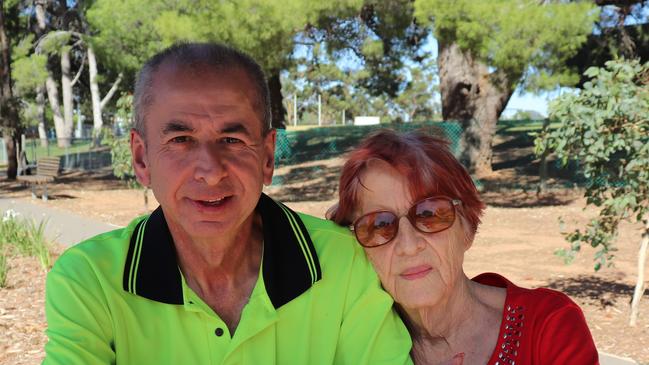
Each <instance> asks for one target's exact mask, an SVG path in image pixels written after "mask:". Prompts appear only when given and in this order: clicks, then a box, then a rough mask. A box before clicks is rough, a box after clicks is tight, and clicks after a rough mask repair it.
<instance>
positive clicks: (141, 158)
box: [131, 129, 151, 187]
mask: <svg viewBox="0 0 649 365" xmlns="http://www.w3.org/2000/svg"><path fill="white" fill-rule="evenodd" d="M131 157H132V162H133V170H135V177H136V178H137V181H138V182H139V183H140V184H141V185H142V186H147V187H148V186H149V185H150V184H151V174H150V172H149V161H148V159H147V154H146V143H145V141H144V137H142V136H141V135H140V133H138V131H136V130H135V129H131Z"/></svg>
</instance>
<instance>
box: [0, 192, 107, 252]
mask: <svg viewBox="0 0 649 365" xmlns="http://www.w3.org/2000/svg"><path fill="white" fill-rule="evenodd" d="M8 209H13V210H14V211H16V212H18V213H20V215H21V216H22V217H24V218H30V219H33V220H34V221H35V222H36V223H39V222H41V221H45V222H46V227H45V235H46V236H47V237H48V238H49V239H51V240H53V241H56V242H58V243H60V244H63V245H65V246H71V245H73V244H75V243H79V242H80V241H82V240H84V239H86V238H90V237H92V236H95V235H97V234H100V233H104V232H107V231H110V230H113V229H115V228H118V226H115V225H112V224H107V223H101V222H97V221H95V220H92V219H88V218H85V217H82V216H79V215H76V214H73V213H69V212H66V211H63V210H59V209H55V208H48V207H44V206H42V205H36V204H32V203H30V202H29V201H28V200H25V199H2V198H0V215H4V213H5V211H7V210H8Z"/></svg>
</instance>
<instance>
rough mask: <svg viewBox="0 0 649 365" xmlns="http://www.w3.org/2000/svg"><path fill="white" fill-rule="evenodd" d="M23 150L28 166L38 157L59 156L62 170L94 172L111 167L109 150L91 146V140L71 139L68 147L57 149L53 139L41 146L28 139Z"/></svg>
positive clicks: (35, 141)
mask: <svg viewBox="0 0 649 365" xmlns="http://www.w3.org/2000/svg"><path fill="white" fill-rule="evenodd" d="M23 150H24V151H25V154H26V156H27V161H28V164H29V165H35V164H36V161H37V160H38V159H39V158H40V157H45V156H60V157H61V168H62V169H63V170H96V169H100V168H104V167H108V166H111V156H110V149H109V148H108V147H107V146H101V145H100V146H98V147H95V146H93V140H92V139H91V138H76V139H72V140H71V141H70V146H68V147H59V146H58V145H57V141H56V140H55V139H52V140H49V141H48V143H47V144H46V145H43V144H42V141H41V140H40V139H31V138H28V139H26V140H25V144H24V146H23Z"/></svg>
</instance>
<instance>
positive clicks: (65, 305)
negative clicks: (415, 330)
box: [44, 194, 411, 365]
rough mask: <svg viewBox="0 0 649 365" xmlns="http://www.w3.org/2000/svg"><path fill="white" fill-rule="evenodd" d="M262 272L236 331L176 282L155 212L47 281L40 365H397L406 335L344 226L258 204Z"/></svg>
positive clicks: (82, 248) (73, 254) (99, 241)
mask: <svg viewBox="0 0 649 365" xmlns="http://www.w3.org/2000/svg"><path fill="white" fill-rule="evenodd" d="M257 211H258V212H259V213H260V214H261V217H262V222H263V231H264V232H263V233H264V250H263V258H262V265H261V269H260V272H259V277H258V279H257V283H256V285H255V287H254V289H253V291H252V295H251V296H250V300H249V301H248V303H247V304H246V306H245V307H244V309H243V312H242V313H241V320H240V322H239V325H238V327H237V329H236V331H235V333H234V334H231V333H230V332H229V331H228V328H227V326H226V325H225V323H224V322H223V320H221V318H219V316H218V314H216V313H215V312H214V311H213V310H212V309H211V308H210V307H209V306H208V305H207V304H205V303H204V302H203V301H202V300H201V299H200V298H199V297H198V295H196V293H194V292H193V291H192V290H191V289H190V288H189V287H188V286H187V283H186V282H185V280H184V278H183V275H182V273H181V271H180V270H179V268H178V263H177V261H176V255H175V250H174V244H173V240H172V238H171V235H170V233H169V229H168V226H167V223H166V221H165V219H164V215H163V213H162V210H161V208H158V209H157V210H155V211H154V212H153V213H152V214H151V215H149V216H146V217H142V218H139V219H136V220H135V221H133V222H132V223H131V224H130V225H129V226H128V227H126V228H123V229H118V230H115V231H112V232H108V233H106V234H102V235H99V236H97V237H94V238H91V239H89V240H87V241H84V242H82V243H80V244H78V245H76V246H74V247H72V248H70V249H68V250H67V251H66V252H65V253H64V254H63V255H62V256H61V257H60V258H59V259H58V260H57V262H56V264H55V265H54V267H53V268H52V271H51V272H50V273H49V275H48V277H47V291H46V307H45V310H46V315H47V322H48V328H47V331H46V333H47V336H48V337H49V341H48V343H47V345H46V346H45V352H46V357H45V361H44V364H48V365H49V364H62V365H74V364H83V365H90V364H120V365H126V364H137V365H142V364H282V365H283V364H355V365H356V364H404V363H411V360H410V358H409V356H408V353H409V350H410V346H411V342H410V337H409V336H408V333H407V331H406V329H405V327H404V325H403V323H402V322H401V321H400V320H399V318H398V317H397V315H396V314H395V313H394V312H393V311H392V304H393V302H392V299H391V298H390V297H389V296H388V295H387V294H386V293H385V292H384V291H383V290H382V289H381V287H380V284H379V281H378V279H377V277H376V274H375V273H374V271H373V270H372V268H371V266H370V264H369V263H368V261H367V259H366V258H365V256H364V254H363V252H362V250H361V248H360V247H359V245H358V244H356V243H355V242H354V240H353V238H352V236H351V235H350V234H349V232H347V230H345V229H341V228H340V227H337V226H336V225H335V224H333V223H331V222H328V221H324V220H321V219H317V218H314V217H311V216H308V215H303V214H298V213H296V212H293V211H291V210H290V209H289V208H287V207H286V206H285V205H283V204H281V203H278V202H275V201H274V200H272V199H271V198H269V197H268V196H266V195H263V194H262V196H261V198H260V200H259V203H258V205H257Z"/></svg>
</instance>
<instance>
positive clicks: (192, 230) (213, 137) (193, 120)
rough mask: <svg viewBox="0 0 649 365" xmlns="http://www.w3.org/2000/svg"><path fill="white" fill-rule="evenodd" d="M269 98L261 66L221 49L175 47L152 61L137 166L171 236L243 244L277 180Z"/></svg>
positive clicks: (134, 135) (143, 79) (135, 138)
mask: <svg viewBox="0 0 649 365" xmlns="http://www.w3.org/2000/svg"><path fill="white" fill-rule="evenodd" d="M260 95H261V97H260ZM267 99H268V92H267V88H266V84H265V81H264V78H263V74H261V70H260V68H259V66H258V65H257V64H256V63H255V62H254V61H253V60H252V59H250V58H249V57H247V56H245V55H243V54H241V53H240V52H238V51H235V50H232V49H229V48H227V47H224V46H221V45H212V44H189V45H181V46H174V47H172V48H170V49H168V50H166V51H163V52H162V53H160V54H158V55H156V56H154V57H153V58H152V59H151V60H150V61H149V62H147V65H146V66H145V68H144V69H143V71H142V72H141V73H140V78H139V80H138V87H137V89H136V99H135V103H136V118H137V119H136V128H134V129H133V130H132V131H131V152H132V154H133V166H134V169H135V173H136V176H137V178H138V181H139V182H140V183H142V185H145V186H150V187H151V189H152V190H153V193H154V195H155V197H156V199H157V200H158V202H159V203H160V205H161V206H162V209H163V212H164V214H165V218H166V220H167V223H168V224H169V228H170V230H171V232H172V234H173V235H174V236H176V235H183V236H185V237H187V238H189V239H193V240H196V239H212V240H213V239H214V238H215V237H220V238H221V239H227V238H228V237H231V238H234V237H239V238H244V239H245V237H242V236H241V232H247V231H249V229H248V228H249V227H250V222H252V221H253V219H254V217H253V216H254V214H253V213H254V210H255V206H256V205H257V202H258V200H259V196H260V194H261V191H262V187H263V184H264V183H265V184H269V183H270V181H271V178H272V174H273V167H274V149H275V131H274V130H272V129H270V127H269V119H270V113H269V112H268V102H267ZM244 236H245V233H244Z"/></svg>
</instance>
